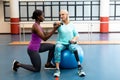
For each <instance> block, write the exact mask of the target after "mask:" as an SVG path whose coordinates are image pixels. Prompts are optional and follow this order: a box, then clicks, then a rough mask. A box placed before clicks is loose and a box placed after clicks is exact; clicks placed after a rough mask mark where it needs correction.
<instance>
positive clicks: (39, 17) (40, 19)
mask: <svg viewBox="0 0 120 80" xmlns="http://www.w3.org/2000/svg"><path fill="white" fill-rule="evenodd" d="M38 20H39V21H40V22H43V21H44V14H42V15H40V16H38Z"/></svg>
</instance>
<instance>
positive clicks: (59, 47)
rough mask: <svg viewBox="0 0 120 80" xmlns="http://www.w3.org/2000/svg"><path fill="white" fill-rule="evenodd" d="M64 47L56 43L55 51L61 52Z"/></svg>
mask: <svg viewBox="0 0 120 80" xmlns="http://www.w3.org/2000/svg"><path fill="white" fill-rule="evenodd" d="M63 49H64V46H63V45H61V44H56V46H55V51H57V52H61V51H62V50H63Z"/></svg>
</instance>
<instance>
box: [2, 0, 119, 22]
mask: <svg viewBox="0 0 120 80" xmlns="http://www.w3.org/2000/svg"><path fill="white" fill-rule="evenodd" d="M99 7H100V2H99V1H96V2H95V1H19V18H20V20H21V21H32V19H31V16H32V13H33V11H34V10H35V9H41V10H43V12H44V14H45V21H56V20H60V16H59V11H60V10H61V9H67V10H68V11H69V15H70V20H72V21H80V20H99V16H100V8H99ZM9 8H10V7H9V2H4V11H5V21H9V19H10V15H9V13H10V11H9V10H10V9H9ZM117 13H119V12H117Z"/></svg>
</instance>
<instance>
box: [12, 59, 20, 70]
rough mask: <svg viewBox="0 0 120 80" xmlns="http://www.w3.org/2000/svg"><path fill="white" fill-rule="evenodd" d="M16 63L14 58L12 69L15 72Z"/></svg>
mask: <svg viewBox="0 0 120 80" xmlns="http://www.w3.org/2000/svg"><path fill="white" fill-rule="evenodd" d="M18 63H19V62H18V61H16V60H14V61H13V65H12V70H13V71H15V72H17V69H18V68H19V66H17V64H18Z"/></svg>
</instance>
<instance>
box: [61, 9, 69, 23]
mask: <svg viewBox="0 0 120 80" xmlns="http://www.w3.org/2000/svg"><path fill="white" fill-rule="evenodd" d="M60 18H61V20H62V21H66V20H67V19H68V14H67V13H66V12H65V11H61V12H60Z"/></svg>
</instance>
